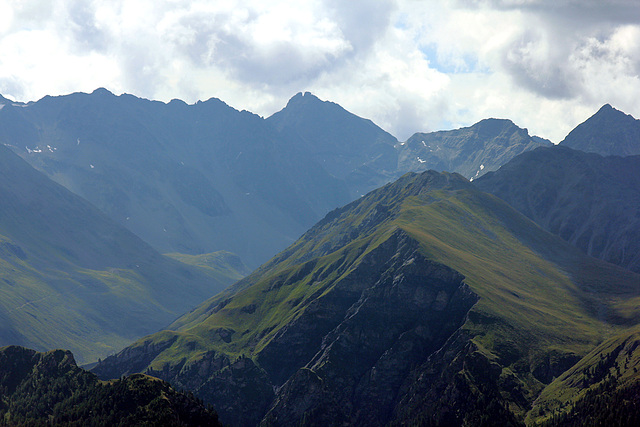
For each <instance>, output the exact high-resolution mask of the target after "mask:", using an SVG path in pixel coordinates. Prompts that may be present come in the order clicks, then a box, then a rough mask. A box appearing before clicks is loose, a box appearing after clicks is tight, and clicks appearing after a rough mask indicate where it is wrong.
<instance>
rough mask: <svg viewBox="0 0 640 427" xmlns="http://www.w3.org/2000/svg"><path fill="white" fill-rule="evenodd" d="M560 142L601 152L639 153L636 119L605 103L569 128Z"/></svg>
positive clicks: (638, 128)
mask: <svg viewBox="0 0 640 427" xmlns="http://www.w3.org/2000/svg"><path fill="white" fill-rule="evenodd" d="M560 145H562V146H565V147H569V148H573V149H574V150H580V151H585V152H588V153H597V154H600V155H602V156H633V155H638V154H640V120H637V119H635V118H633V117H632V116H630V115H628V114H625V113H623V112H622V111H619V110H616V109H615V108H613V107H612V106H611V105H609V104H606V105H604V106H602V108H600V110H598V112H596V113H595V114H594V115H593V116H591V117H589V118H588V119H587V120H586V121H585V122H584V123H581V124H579V125H578V126H576V128H575V129H573V130H572V131H571V132H569V134H568V135H567V136H566V138H565V139H564V140H563V141H562V142H560Z"/></svg>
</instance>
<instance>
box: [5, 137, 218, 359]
mask: <svg viewBox="0 0 640 427" xmlns="http://www.w3.org/2000/svg"><path fill="white" fill-rule="evenodd" d="M0 200H2V203H1V204H0V278H1V280H2V286H1V287H0V318H1V319H2V321H1V322H0V343H1V344H20V345H27V346H31V347H35V348H37V349H43V350H44V349H50V348H55V347H58V346H61V345H64V346H66V347H68V348H71V349H73V350H74V351H76V352H77V353H78V355H79V359H80V360H82V361H83V362H84V361H92V360H95V359H96V358H97V357H103V356H105V355H106V354H109V353H112V352H113V351H114V350H115V349H117V348H119V347H121V346H123V345H126V344H127V343H128V342H131V341H132V340H134V339H136V338H138V337H140V336H142V335H144V334H148V333H150V332H152V331H154V330H157V329H158V328H160V327H163V326H166V325H167V324H168V323H169V322H171V321H172V320H173V319H174V318H175V317H176V316H177V315H178V314H180V313H181V312H184V311H185V310H188V309H190V308H191V307H193V306H194V305H195V304H197V303H198V302H201V301H202V300H203V299H204V298H205V297H208V296H211V295H212V294H214V293H215V292H217V291H219V290H221V289H222V288H223V287H224V286H225V285H227V284H229V283H230V280H228V279H227V280H216V279H213V278H212V277H210V276H209V275H207V274H204V273H202V272H200V271H198V270H196V269H193V268H191V267H188V266H186V265H184V264H181V263H178V262H176V261H174V260H171V259H169V258H166V257H163V256H162V255H160V254H158V253H157V252H156V251H154V250H153V249H152V248H151V247H149V246H148V245H147V244H146V243H144V242H143V241H142V240H140V239H139V238H138V237H137V236H135V235H134V234H133V233H131V232H129V231H128V230H126V229H125V228H123V227H121V226H119V225H117V224H115V223H114V222H113V221H111V220H110V219H109V218H108V217H107V216H106V215H104V214H103V213H101V212H100V211H98V210H97V209H96V208H95V207H93V206H92V205H91V204H89V203H87V202H86V201H85V200H83V199H81V198H80V197H78V196H76V195H74V194H73V193H71V192H69V191H68V190H67V189H65V188H64V187H62V186H60V185H58V184H56V183H54V182H53V181H51V180H49V179H48V178H46V177H45V176H44V175H43V174H41V173H40V172H38V171H36V170H34V169H33V168H32V167H31V166H29V165H28V164H27V163H26V162H25V161H24V160H22V159H21V158H20V157H18V156H17V155H15V154H14V153H13V152H11V150H9V149H8V148H6V147H3V146H0ZM185 290H188V292H185Z"/></svg>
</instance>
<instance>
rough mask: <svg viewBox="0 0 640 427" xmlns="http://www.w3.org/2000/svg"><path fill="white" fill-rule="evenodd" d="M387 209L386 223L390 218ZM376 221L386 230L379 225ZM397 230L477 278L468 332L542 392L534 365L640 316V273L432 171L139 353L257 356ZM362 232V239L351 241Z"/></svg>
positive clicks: (292, 252)
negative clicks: (158, 348)
mask: <svg viewBox="0 0 640 427" xmlns="http://www.w3.org/2000/svg"><path fill="white" fill-rule="evenodd" d="M443 181H444V182H443ZM381 206H386V208H384V209H382V208H381ZM385 210H386V212H387V213H388V215H386V217H385V216H384V215H382V216H380V215H378V213H379V212H380V211H385ZM371 218H378V219H380V220H381V222H380V221H379V222H378V223H376V224H375V225H372V226H371V227H368V225H367V224H368V223H369V219H371ZM396 227H400V228H403V229H404V230H406V231H407V232H409V233H410V234H411V235H412V236H413V237H415V238H416V239H418V240H419V241H420V242H421V244H422V248H423V251H424V253H425V254H426V255H427V256H428V257H430V258H432V259H434V260H436V261H439V262H442V263H444V264H446V265H449V266H450V267H452V268H454V269H456V270H458V271H460V272H461V273H463V274H464V275H465V276H466V282H467V283H468V284H469V286H471V288H472V289H473V290H474V292H476V293H477V294H478V295H480V297H481V300H480V302H479V303H478V304H477V305H476V306H475V307H474V308H473V310H472V312H471V314H470V316H469V320H468V321H467V323H466V324H465V325H464V328H465V329H466V330H468V331H469V332H470V333H471V335H472V336H474V340H475V341H476V342H477V343H478V344H479V346H480V347H481V348H483V349H485V351H486V352H487V354H488V355H489V356H490V357H491V358H493V359H496V360H497V361H499V362H500V364H501V365H502V366H504V367H506V368H507V369H512V370H513V371H515V372H519V373H520V374H521V380H522V381H523V382H525V383H526V384H527V388H528V389H529V390H530V392H531V393H532V395H534V394H536V393H537V392H539V391H540V390H541V389H542V387H543V385H542V384H541V383H540V382H538V381H537V380H535V379H534V378H533V376H532V375H531V374H530V367H531V366H532V365H533V364H535V363H536V361H538V360H541V359H543V358H544V355H545V354H548V353H549V352H550V351H553V350H560V351H561V352H563V353H575V354H577V355H580V356H581V355H584V354H586V353H587V352H588V351H589V350H590V349H591V348H593V346H595V345H596V344H598V343H599V342H601V341H602V340H603V339H604V338H605V337H608V336H610V335H611V334H612V333H615V332H616V331H620V330H622V329H624V328H625V327H626V326H625V325H627V324H632V323H633V322H634V321H635V319H636V318H637V317H638V309H637V308H636V307H637V306H634V305H633V304H629V302H628V301H629V300H628V298H630V297H635V296H637V295H638V289H637V285H638V283H640V281H639V278H638V276H637V275H634V274H633V273H629V272H627V271H625V270H622V269H619V268H616V267H613V266H611V265H609V264H605V263H602V262H599V261H597V260H594V259H591V258H588V257H585V256H584V255H583V254H582V253H580V252H579V251H577V250H575V249H574V248H573V247H571V246H570V245H568V244H566V243H565V242H564V241H562V240H561V239H559V238H557V237H555V236H552V235H550V234H548V233H545V232H544V231H542V230H541V229H540V228H539V227H537V226H536V225H535V224H534V223H533V222H531V221H529V220H528V219H526V218H525V217H523V216H522V215H520V214H518V213H517V212H515V211H514V210H513V209H511V208H510V207H508V206H507V205H506V204H504V203H503V202H501V201H500V200H499V199H497V198H495V197H493V196H490V195H487V194H484V193H480V192H478V191H476V190H475V189H473V188H471V187H470V186H468V185H467V184H466V182H464V181H462V180H461V178H459V177H457V176H456V175H449V174H441V175H426V174H425V175H422V176H420V177H416V176H415V175H408V176H405V177H403V178H402V179H401V180H400V181H399V182H398V183H396V184H393V185H390V186H386V187H384V188H383V189H382V190H379V191H377V192H373V193H371V194H369V195H368V196H366V197H364V198H362V199H360V200H359V201H356V202H354V203H352V204H351V205H348V206H347V207H345V208H342V209H340V210H337V211H335V212H333V213H331V214H330V215H329V216H328V217H327V218H326V219H325V220H323V221H322V222H321V223H319V224H318V225H317V226H316V227H314V228H313V229H312V230H310V231H309V232H308V233H307V234H306V235H305V236H303V238H301V239H300V240H299V241H298V242H296V243H295V244H294V245H293V246H292V247H291V248H289V249H288V250H286V251H284V252H283V253H282V254H280V255H279V256H277V257H276V258H275V259H274V260H273V261H272V262H270V263H268V264H266V265H265V266H263V267H262V268H261V269H260V270H258V271H257V272H256V273H254V274H252V275H251V276H249V277H248V278H246V279H245V280H244V281H242V282H239V284H238V285H237V286H236V290H237V289H243V288H244V289H243V290H240V291H239V292H238V293H237V294H236V295H234V296H233V297H230V295H229V294H226V295H221V296H218V297H214V298H212V299H211V300H209V301H207V302H206V303H204V304H202V305H201V306H199V307H198V308H197V309H195V310H194V311H192V312H191V313H189V314H187V315H185V316H183V318H181V319H179V320H178V321H177V322H176V323H174V325H173V327H174V328H175V329H176V330H174V331H165V332H162V333H160V334H156V335H153V336H151V337H147V338H146V339H144V340H140V341H139V342H138V343H137V344H136V345H143V344H144V342H145V341H147V340H151V341H152V342H161V341H165V340H168V339H170V338H171V339H173V338H174V337H175V335H178V338H177V339H176V341H175V342H174V343H173V345H172V346H171V347H169V348H168V349H167V350H166V351H164V352H163V353H161V354H160V355H159V356H158V357H157V358H156V359H155V360H154V361H153V362H152V366H153V367H154V368H155V369H159V368H160V367H161V366H162V365H163V364H164V363H167V362H169V363H175V362H177V361H179V360H183V358H187V359H191V360H193V359H196V358H198V357H199V356H200V355H201V354H202V353H203V352H204V351H206V350H208V349H216V350H218V351H221V352H223V353H226V354H229V355H232V356H236V355H238V354H241V353H245V354H247V355H256V354H257V353H258V352H259V351H260V349H261V348H263V347H264V345H265V344H266V343H267V342H268V341H269V339H270V338H271V337H272V336H273V334H274V333H275V332H276V331H277V330H278V329H279V328H281V327H282V326H283V325H284V324H286V323H287V322H288V321H290V320H291V319H293V318H295V317H296V316H298V315H299V314H300V313H301V312H302V310H304V309H305V308H306V307H307V306H308V304H309V302H310V301H312V300H313V299H315V298H318V297H319V296H321V295H323V294H325V293H326V292H327V291H328V290H330V289H331V288H332V287H333V286H335V285H336V283H337V282H338V281H339V280H340V278H341V277H343V276H344V274H345V273H346V272H347V271H348V270H349V269H352V268H354V267H355V265H357V263H358V260H359V259H360V258H361V257H362V256H363V254H364V253H366V252H367V251H369V250H371V249H372V248H374V247H376V246H377V245H378V244H379V243H380V242H382V241H383V240H384V239H385V238H386V236H388V235H389V234H390V233H391V232H393V230H395V229H396ZM353 231H358V233H357V236H358V238H356V239H355V240H349V239H346V240H344V239H343V238H344V236H349V235H353V234H351V233H352V232H353ZM339 242H348V243H347V244H346V245H344V244H342V245H341V244H339ZM334 248H336V249H335V250H334ZM539 253H543V254H544V255H545V256H541V255H539ZM316 256H317V257H318V258H315V257H316ZM586 267H588V268H586ZM610 284H611V285H613V286H610ZM249 285H251V286H249ZM247 286H248V287H247ZM252 310H255V313H254V314H251V312H252ZM221 332H222V333H221ZM229 334H230V336H231V340H230V341H229V339H228V338H229ZM225 337H226V339H225ZM227 341H229V342H227Z"/></svg>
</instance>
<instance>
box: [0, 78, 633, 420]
mask: <svg viewBox="0 0 640 427" xmlns="http://www.w3.org/2000/svg"><path fill="white" fill-rule="evenodd" d="M637 122H638V121H637V120H635V119H634V118H632V117H631V116H627V115H625V114H624V113H622V112H619V111H617V110H615V109H613V108H612V107H611V106H608V105H606V106H604V107H603V108H602V109H600V110H599V111H598V112H597V113H596V114H595V115H594V116H593V117H591V118H589V119H588V120H587V121H585V123H583V124H581V125H579V126H578V127H577V128H576V129H575V130H574V131H572V132H571V133H570V134H569V135H568V136H567V138H565V140H564V141H562V142H561V144H560V145H559V146H553V145H551V144H550V142H549V141H547V140H544V139H542V138H539V137H535V136H530V135H529V133H528V131H527V130H526V129H521V128H519V127H517V126H516V125H515V124H514V123H512V122H511V121H509V120H503V119H487V120H483V121H481V122H479V123H477V124H475V125H473V126H470V127H467V128H462V129H458V130H451V131H440V132H431V133H416V134H415V135H413V136H412V137H411V138H410V139H409V140H407V141H405V142H399V141H398V140H397V139H396V138H395V137H393V136H392V135H390V134H389V133H387V132H385V131H384V130H382V129H380V128H379V127H378V126H376V125H375V124H374V123H373V122H371V121H369V120H366V119H363V118H360V117H358V116H356V115H354V114H352V113H350V112H348V111H346V110H345V109H343V108H342V107H340V106H339V105H337V104H334V103H331V102H327V101H321V100H320V99H318V98H317V97H315V96H314V95H312V94H310V93H304V94H303V93H299V94H297V95H296V96H294V97H293V98H292V99H291V100H290V101H289V103H288V104H287V106H286V107H285V108H284V109H283V110H281V111H280V112H278V113H275V114H274V115H273V116H271V117H268V118H266V119H264V118H261V117H259V116H257V115H254V114H252V113H249V112H246V111H237V110H235V109H233V108H231V107H229V106H228V105H226V104H225V103H223V102H222V101H220V100H217V99H210V100H208V101H205V102H199V103H196V104H193V105H187V104H185V103H184V102H182V101H179V100H174V101H171V102H169V103H162V102H154V101H148V100H144V99H140V98H136V97H134V96H131V95H121V96H115V95H113V94H111V93H110V92H108V91H106V90H104V89H99V90H96V91H95V92H93V93H91V94H82V93H76V94H71V95H67V96H60V97H45V98H43V99H42V100H40V101H38V102H33V103H28V104H24V103H19V102H13V101H10V100H7V99H4V98H0V143H1V144H2V145H4V146H0V200H2V204H0V279H2V281H0V292H1V295H2V297H1V298H0V318H1V319H2V326H0V345H3V344H19V345H23V346H29V347H33V348H36V349H37V350H45V349H50V348H53V347H59V346H61V347H65V348H69V349H71V350H73V351H74V352H75V353H76V354H77V356H78V358H79V360H81V361H82V362H90V361H95V360H96V359H97V360H98V361H97V363H96V364H95V366H94V367H93V370H94V372H95V373H97V374H98V375H99V376H100V377H101V378H103V379H105V380H108V379H111V378H119V379H120V380H116V381H110V382H107V383H102V382H99V381H98V380H97V378H96V377H95V376H93V375H92V374H88V373H86V372H84V373H83V371H80V370H79V369H78V368H77V367H76V366H75V362H73V357H72V356H71V354H70V353H69V352H68V351H61V350H58V351H53V352H50V353H47V354H41V353H37V352H35V351H33V350H26V349H24V348H21V347H15V346H14V347H6V348H2V349H0V394H1V395H2V397H0V413H2V417H3V420H4V421H5V422H9V421H11V422H14V423H39V422H42V420H43V419H47V420H49V421H51V420H52V419H53V420H59V422H69V423H72V424H73V423H82V422H83V420H84V421H86V420H87V419H88V417H89V415H87V414H89V413H91V411H95V412H94V414H98V413H100V417H101V418H100V419H109V420H110V421H109V422H110V423H115V422H116V420H120V421H118V422H125V421H122V420H128V421H127V422H135V423H138V422H140V423H142V422H148V423H153V422H160V421H157V420H156V421H153V420H154V419H155V418H153V416H152V415H150V414H156V415H158V416H159V417H160V418H158V419H164V420H172V421H171V423H176V424H181V423H187V424H190V423H195V424H197V423H201V422H204V421H202V420H204V419H207V420H209V421H208V422H211V423H217V418H216V417H217V415H216V414H214V413H213V412H211V411H208V410H207V409H204V408H203V406H202V404H201V403H200V402H198V400H197V399H193V397H192V396H190V395H183V394H180V393H176V392H175V391H174V390H173V389H172V388H171V387H170V386H169V385H168V384H167V383H164V382H162V381H159V380H153V379H152V378H151V376H153V377H157V378H161V379H163V380H166V381H168V382H170V383H171V384H172V386H173V387H175V388H177V389H181V390H190V391H192V392H193V393H194V394H195V395H196V396H198V398H201V399H203V400H204V401H206V403H207V404H211V405H213V406H214V407H215V410H216V411H217V413H218V414H219V415H220V419H221V421H222V422H223V423H225V424H229V425H240V426H244V425H246V426H250V425H257V424H261V425H292V424H304V425H336V424H344V425H414V424H415V425H495V424H500V425H522V424H528V425H557V424H564V425H577V424H580V423H584V422H588V423H590V424H594V425H597V424H602V423H605V424H607V423H608V424H620V423H621V422H626V423H628V422H633V420H634V419H635V418H633V417H634V407H635V406H634V405H635V403H634V402H635V401H637V398H636V397H634V396H637V390H638V389H639V388H640V382H638V379H639V378H640V377H638V375H637V368H638V365H639V364H640V353H638V351H637V350H636V349H637V348H638V346H639V345H640V338H639V335H638V327H640V311H639V309H638V307H640V306H639V305H638V303H639V302H640V275H639V274H638V273H639V272H640V267H639V265H640V259H638V253H639V251H638V247H637V243H636V242H637V241H639V239H637V237H640V232H639V231H638V230H639V225H640V223H638V218H640V206H639V203H640V201H639V200H640V197H639V196H640V195H639V194H638V190H637V189H638V188H640V187H639V186H638V184H640V176H639V175H638V172H639V171H640V165H639V164H638V160H639V159H640V156H635V155H632V154H634V151H633V150H634V148H633V147H634V146H635V144H637V142H638V138H637V135H636V133H637V132H638V130H637V129H638V128H637ZM577 148H580V149H581V150H584V151H578V150H576V149H577ZM12 151H13V152H12ZM585 151H593V152H594V153H587V152H585ZM16 154H18V155H19V156H20V157H22V158H20V157H19V156H18V155H16ZM25 160H26V162H25ZM27 162H28V163H27ZM34 168H35V169H34ZM434 169H435V170H434ZM442 170H447V171H445V172H442ZM416 172H418V173H416ZM470 181H472V182H470ZM314 223H315V225H313V226H312V224H314ZM309 227H311V228H309ZM305 230H306V231H305ZM277 251H280V252H279V253H277ZM160 252H162V253H165V254H166V255H161V254H160ZM274 254H275V256H273V255H274ZM272 256H273V257H272ZM265 261H266V262H265ZM245 263H246V265H248V266H249V267H246V266H245ZM258 265H260V266H259V267H258V268H257V269H255V270H254V271H253V272H250V269H252V268H254V267H256V266H258ZM244 276H246V277H244ZM243 277H244V278H243ZM234 282H235V283H234ZM232 283H233V284H232ZM231 284H232V285H231ZM228 285H231V286H228ZM227 286H228V287H227ZM225 287H226V288H225ZM223 288H224V290H223ZM180 314H182V315H181V316H180V317H177V316H179V315H180ZM176 317H177V319H176ZM156 331H159V332H156ZM154 332H155V333H154ZM149 334H150V335H149ZM145 335H146V336H145ZM141 336H143V338H140V337H141ZM136 339H137V341H135V342H134V343H133V344H131V345H129V344H130V343H131V342H132V341H134V340H136ZM124 346H126V347H125V348H124V349H123V350H122V351H120V352H118V353H117V354H115V355H113V356H110V357H107V358H106V359H104V360H102V359H101V358H102V357H104V356H106V355H107V354H110V353H111V354H113V352H114V351H115V350H116V349H118V348H122V347H124ZM98 358H100V359H98ZM7 367H8V368H7ZM49 368H50V369H49ZM18 374H19V375H18ZM16 375H18V376H21V377H20V378H17V376H16ZM124 375H133V376H131V377H126V378H125V377H123V376H124ZM7 380H8V382H7ZM3 381H4V382H3ZM73 390H75V391H73ZM137 393H141V394H144V395H145V397H144V398H142V397H141V396H139V395H138V394H137ZM74 396H76V397H74ZM78 396H84V397H82V399H84V398H85V397H86V400H78V399H80V397H78ZM96 396H101V397H99V398H98V399H96ZM34 399H36V400H34ZM74 399H75V400H74ZM97 400H98V401H99V402H97ZM40 401H42V402H46V404H45V405H44V406H43V405H41V404H39V403H38V402H40ZM34 402H35V403H34ZM105 402H111V403H112V404H111V403H110V404H109V405H110V406H109V405H107V406H105V405H104V403H105ZM132 402H135V403H134V404H132ZM638 403H640V402H638ZM183 404H185V405H186V407H187V408H189V409H188V410H186V412H185V409H184V406H182V405H183ZM114 405H116V406H114ZM119 405H124V406H119ZM167 405H168V406H167ZM109 407H111V408H116V407H117V408H121V409H122V408H123V409H122V411H120V409H119V410H118V411H119V412H118V413H119V415H118V416H117V417H115V418H114V414H115V412H114V411H111V412H110V411H109V410H108V409H109ZM134 407H137V408H138V410H136V411H135V415H132V414H131V412H130V411H132V410H134V409H135V408H134ZM74 408H75V409H74ZM79 408H80V409H79ZM187 413H188V414H191V415H193V416H194V417H195V418H189V416H190V415H186V414H187ZM12 417H17V418H12ZM52 417H53V418H52ZM105 417H106V418H105ZM131 417H133V418H131ZM136 417H137V418H136ZM162 417H165V418H162ZM185 417H186V418H185ZM636 418H637V417H636ZM65 420H66V421H65ZM199 420H200V421H199ZM105 422H106V421H105ZM167 422H169V421H167Z"/></svg>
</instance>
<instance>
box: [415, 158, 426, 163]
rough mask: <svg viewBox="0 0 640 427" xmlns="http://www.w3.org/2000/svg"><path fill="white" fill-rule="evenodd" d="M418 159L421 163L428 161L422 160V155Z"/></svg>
mask: <svg viewBox="0 0 640 427" xmlns="http://www.w3.org/2000/svg"><path fill="white" fill-rule="evenodd" d="M417 159H418V161H419V162H420V163H427V161H426V160H422V159H421V158H420V157H417Z"/></svg>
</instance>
